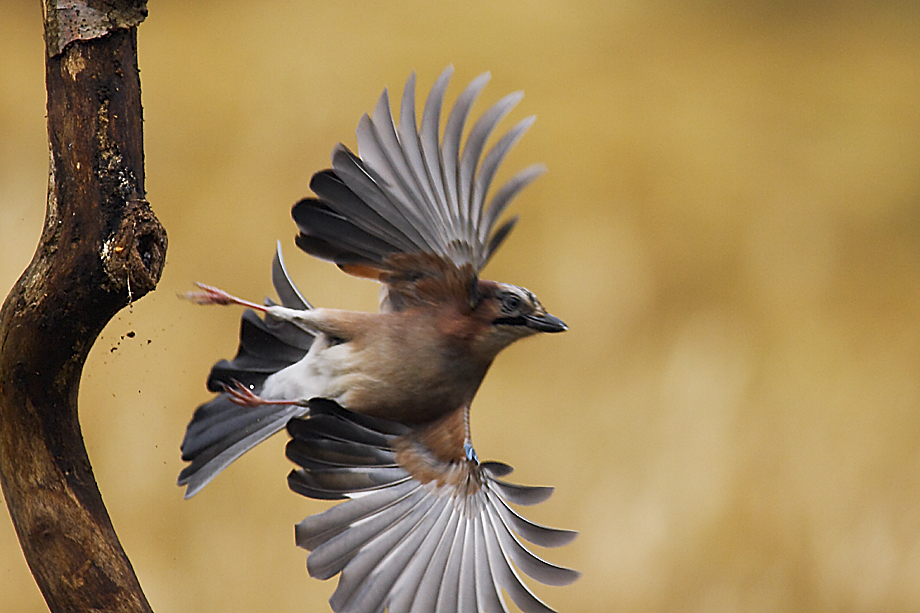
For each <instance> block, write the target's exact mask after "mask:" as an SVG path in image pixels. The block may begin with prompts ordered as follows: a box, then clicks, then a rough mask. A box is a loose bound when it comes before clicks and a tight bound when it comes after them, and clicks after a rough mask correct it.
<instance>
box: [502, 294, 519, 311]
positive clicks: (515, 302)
mask: <svg viewBox="0 0 920 613" xmlns="http://www.w3.org/2000/svg"><path fill="white" fill-rule="evenodd" d="M520 306H521V299H520V298H519V297H518V296H515V295H514V294H508V295H507V296H505V297H504V298H503V299H502V311H504V312H506V313H512V312H514V311H517V310H518V308H519V307H520Z"/></svg>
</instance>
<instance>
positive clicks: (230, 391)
mask: <svg viewBox="0 0 920 613" xmlns="http://www.w3.org/2000/svg"><path fill="white" fill-rule="evenodd" d="M224 393H226V394H227V396H229V397H230V400H232V401H233V402H234V403H235V404H238V405H240V406H242V407H248V408H250V409H254V408H256V407H260V406H264V405H279V404H303V401H302V400H295V401H293V402H291V401H290V400H266V399H265V398H262V397H261V396H258V395H257V394H254V393H253V391H252V390H251V389H249V388H248V387H246V386H245V385H243V384H242V383H240V382H239V381H234V382H233V385H227V384H224Z"/></svg>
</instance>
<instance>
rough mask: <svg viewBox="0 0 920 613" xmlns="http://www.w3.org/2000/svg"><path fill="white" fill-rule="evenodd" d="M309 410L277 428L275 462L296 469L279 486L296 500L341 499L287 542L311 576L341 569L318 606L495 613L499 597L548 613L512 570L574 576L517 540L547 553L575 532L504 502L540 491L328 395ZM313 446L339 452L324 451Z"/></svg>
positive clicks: (353, 611)
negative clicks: (282, 451)
mask: <svg viewBox="0 0 920 613" xmlns="http://www.w3.org/2000/svg"><path fill="white" fill-rule="evenodd" d="M309 405H310V412H309V414H308V415H307V416H306V417H304V418H301V419H293V420H291V422H290V424H289V425H288V431H289V433H290V434H291V437H292V440H291V441H290V442H289V443H288V447H287V455H288V458H290V459H291V460H292V461H294V462H295V463H296V464H297V465H298V466H299V468H298V469H295V470H294V471H292V472H291V474H290V476H289V477H288V481H289V483H290V485H291V488H292V489H293V490H294V491H296V492H298V493H301V494H304V495H306V496H311V497H316V498H322V499H328V498H333V497H337V498H340V499H345V500H344V502H341V503H339V504H338V505H336V506H334V507H332V508H330V509H328V510H326V511H324V512H323V513H320V514H318V515H314V516H312V517H308V518H306V519H304V520H303V521H302V522H301V523H299V524H298V525H297V529H296V540H297V544H298V546H300V547H303V548H305V549H308V550H310V551H311V552H312V553H311V554H310V555H309V556H308V558H307V568H308V570H309V572H310V574H311V575H312V576H314V577H319V578H323V579H327V578H331V577H333V576H335V575H336V574H339V573H341V575H340V579H339V585H338V587H337V589H336V591H335V593H334V594H333V596H332V598H331V599H330V604H331V605H332V609H333V611H336V613H345V612H348V613H358V612H372V611H382V610H383V609H384V607H386V608H387V610H388V611H390V612H391V613H408V612H410V611H445V612H450V613H458V612H460V613H466V612H475V611H479V610H489V611H492V610H496V611H506V610H507V608H506V606H505V603H504V602H503V600H502V598H503V597H502V590H505V591H506V592H507V593H508V594H509V595H511V597H512V599H513V600H514V601H515V603H517V605H518V606H519V607H520V608H521V610H522V611H525V613H530V612H532V611H542V612H551V611H552V609H550V608H549V607H548V606H547V605H545V604H544V603H543V602H542V601H540V600H539V599H538V598H537V597H536V596H534V594H533V593H532V592H531V591H530V590H529V588H527V586H526V585H525V584H524V583H523V581H522V580H521V578H520V575H519V574H518V569H519V570H520V571H521V572H523V573H524V574H526V575H528V576H529V577H531V578H533V579H535V580H537V581H540V582H541V583H546V584H550V585H564V584H567V583H570V582H571V581H574V580H575V578H577V576H578V573H577V572H575V571H573V570H570V569H567V568H563V567H560V566H556V565H553V564H550V563H548V562H546V561H544V560H542V559H541V558H539V557H537V556H536V555H534V554H533V553H531V552H530V551H529V550H527V549H526V548H525V547H524V545H523V544H522V543H521V541H520V540H519V538H518V536H520V537H522V538H524V539H526V540H528V541H530V542H533V543H537V544H540V545H544V546H556V545H562V544H565V543H567V542H569V541H571V540H572V538H573V537H574V535H575V533H574V532H571V531H568V530H558V529H555V528H548V527H546V526H541V525H539V524H535V523H533V522H530V521H528V520H526V519H524V518H522V517H521V516H520V515H518V514H517V513H516V512H514V511H512V510H511V509H510V507H509V506H508V503H509V502H513V503H520V502H523V503H524V504H533V503H535V502H537V501H539V500H541V499H545V498H546V497H547V496H548V495H549V493H550V492H551V491H552V490H551V488H528V487H525V486H516V485H512V484H510V483H507V482H505V481H500V480H499V479H498V476H503V475H506V474H507V473H508V472H510V467H508V466H507V465H505V464H499V463H492V462H484V463H480V462H479V461H478V460H477V459H476V457H475V454H474V453H472V450H471V448H469V449H467V448H465V447H462V446H461V448H460V449H456V450H453V451H451V452H450V453H446V451H445V450H443V449H442V450H435V449H431V448H428V447H427V446H426V445H427V439H426V438H425V437H424V436H416V433H417V430H411V429H409V428H408V427H406V426H403V425H401V424H397V423H394V422H389V421H385V420H380V419H376V418H371V417H368V416H365V415H359V414H356V413H352V412H350V411H347V410H346V409H343V408H342V407H340V406H339V405H337V404H335V403H334V402H331V401H329V400H324V399H314V400H312V401H310V403H309ZM461 421H462V420H461ZM458 423H460V422H459V421H458ZM449 438H450V437H448V439H449ZM461 440H462V439H461ZM317 441H329V442H334V443H337V444H340V445H341V447H340V448H336V447H333V448H332V449H333V450H334V451H335V453H334V454H332V455H330V453H329V452H330V448H329V447H323V446H317ZM349 447H350V449H351V450H350V451H349V450H348V449H349ZM448 457H450V458H452V459H449V460H448V459H445V458H448ZM318 483H320V484H322V487H321V488H317V484H318ZM334 494H335V495H336V496H334Z"/></svg>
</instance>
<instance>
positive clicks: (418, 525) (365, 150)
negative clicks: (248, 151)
mask: <svg viewBox="0 0 920 613" xmlns="http://www.w3.org/2000/svg"><path fill="white" fill-rule="evenodd" d="M452 70H453V69H452V68H450V67H449V68H448V69H447V70H445V71H444V72H443V73H442V74H441V76H440V77H439V78H438V79H437V81H436V82H435V84H434V85H433V87H432V89H431V92H430V94H429V95H428V98H427V101H426V103H425V107H424V112H423V114H422V119H421V124H420V125H419V124H417V122H416V115H415V75H414V74H413V75H411V76H410V77H409V79H408V81H407V83H406V86H405V89H404V92H403V96H402V103H401V108H400V114H399V121H398V123H397V122H396V121H395V120H394V118H393V115H392V112H391V110H390V102H389V96H388V94H387V92H386V90H384V92H383V95H382V96H381V97H380V100H379V102H378V103H377V106H376V108H375V110H374V112H373V114H372V115H371V116H368V115H364V117H362V118H361V121H360V122H359V124H358V129H357V142H358V153H357V155H356V154H354V153H352V151H350V150H349V149H348V148H347V147H345V146H344V145H341V144H340V145H338V146H337V147H336V148H335V149H334V151H333V153H332V168H331V169H328V170H323V171H321V172H318V173H316V174H315V175H314V176H313V178H312V180H311V182H310V188H311V189H312V191H313V192H314V194H315V197H310V198H305V199H303V200H301V201H300V202H298V203H297V204H295V205H294V207H293V211H292V215H293V218H294V221H295V222H296V224H297V228H298V230H299V235H298V236H297V238H296V244H297V246H298V247H300V248H301V249H302V250H303V251H306V252H307V253H309V254H311V255H313V256H316V257H319V258H322V259H324V260H328V261H331V262H334V263H335V264H337V265H338V266H339V267H340V268H341V269H342V270H343V271H345V272H347V273H350V274H352V275H356V276H358V277H364V278H369V279H373V280H376V281H378V282H380V283H381V284H382V290H381V300H380V312H379V313H359V312H351V311H343V310H337V309H328V308H314V307H312V306H311V305H310V304H309V303H308V302H307V301H306V300H305V299H304V297H303V296H302V294H301V293H300V291H299V290H298V289H297V288H296V287H295V286H294V284H293V283H292V281H291V280H290V277H289V276H288V273H287V271H286V269H285V266H284V261H283V259H282V256H281V249H280V245H279V247H278V250H277V252H276V256H275V259H274V262H273V265H272V280H273V284H274V287H275V291H276V292H277V294H278V298H279V300H280V302H279V303H275V302H273V301H271V300H266V301H265V304H264V305H261V304H255V303H252V302H248V301H245V300H242V299H240V298H237V297H235V296H232V295H230V294H228V293H227V292H224V291H222V290H219V289H216V288H213V287H209V286H206V285H199V290H198V291H196V292H192V293H190V294H189V295H188V297H189V298H190V299H192V300H194V301H196V302H198V303H201V304H238V305H243V306H246V307H248V309H247V310H246V311H245V312H244V313H243V317H242V323H241V329H240V344H239V350H238V352H237V355H236V357H235V358H234V359H233V360H232V361H227V360H222V361H220V362H218V363H217V364H215V365H214V367H213V369H212V370H211V374H210V377H209V379H208V388H209V389H210V390H211V391H213V392H217V393H218V394H219V395H218V396H216V397H215V398H214V399H213V400H211V401H210V402H208V403H206V404H203V405H201V406H200V407H198V409H197V410H196V411H195V413H194V415H193V417H192V420H191V422H190V423H189V425H188V428H187V430H186V433H185V438H184V440H183V442H182V448H181V449H182V458H183V459H184V460H186V461H187V462H189V464H188V466H186V467H185V469H184V470H182V472H181V474H180V475H179V485H184V486H186V488H187V489H186V492H185V496H186V498H188V497H191V496H193V495H194V494H195V493H197V492H198V491H200V490H201V488H203V487H204V486H205V485H206V484H207V483H208V482H210V481H211V479H213V478H214V477H215V476H216V475H217V474H218V473H219V472H220V471H222V470H223V469H224V468H226V467H227V466H228V465H229V464H230V463H231V462H233V461H234V460H236V459H237V458H238V457H240V456H241V455H242V454H244V453H245V452H246V451H248V450H249V449H251V448H252V447H254V446H255V445H257V444H258V443H260V442H261V441H263V440H265V439H266V438H268V437H269V436H271V435H272V434H275V433H276V432H278V431H279V430H282V429H285V428H286V429H287V431H288V433H289V434H290V436H291V441H290V442H289V443H288V445H287V448H286V454H287V456H288V458H289V459H290V460H291V461H293V462H294V463H295V464H296V465H297V466H298V467H299V468H297V469H295V470H293V471H292V472H291V473H290V475H289V476H288V483H289V485H290V487H291V489H292V490H293V491H295V492H297V493H299V494H302V495H304V496H308V497H310V498H318V499H325V500H344V502H341V503H339V504H337V505H336V506H333V507H331V508H329V509H327V510H326V511H324V512H322V513H319V514H318V515H314V516H311V517H307V518H306V519H304V520H303V521H302V522H301V523H299V524H298V525H297V526H296V530H295V540H296V543H297V545H298V546H300V547H302V548H304V549H307V550H310V551H311V553H310V554H309V556H308V558H307V569H308V571H309V573H310V575H311V576H313V577H317V578H321V579H328V578H332V577H334V576H335V575H340V577H339V583H338V586H337V588H336V590H335V593H334V594H333V595H332V597H331V599H330V604H331V606H332V609H333V610H334V611H336V612H337V613H346V612H348V613H351V612H361V611H368V612H374V611H379V612H382V611H384V610H388V611H390V612H391V613H403V612H410V611H420V612H423V613H428V612H432V611H439V612H442V611H443V612H462V613H466V612H476V611H489V612H492V611H506V610H507V608H506V605H505V602H504V596H503V590H504V591H505V592H507V594H508V595H510V597H511V598H512V600H513V601H514V602H515V603H516V604H517V606H518V607H519V608H520V609H521V610H522V611H525V612H526V613H530V612H539V611H544V612H552V611H553V610H552V609H551V608H550V607H549V606H547V605H546V604H544V603H543V602H542V601H541V600H540V599H538V598H537V597H536V596H535V595H534V594H533V593H532V592H531V590H530V589H529V588H528V587H527V586H526V585H525V584H524V582H523V581H522V579H521V577H520V575H519V573H518V571H521V572H523V573H524V574H526V575H528V576H530V577H531V578H533V579H535V580H537V581H540V582H542V583H545V584H550V585H565V584H568V583H571V582H572V581H574V580H575V579H576V578H577V577H578V573H577V572H576V571H574V570H571V569H567V568H563V567H560V566H556V565H553V564H550V563H549V562H546V561H544V560H542V559H541V558H539V557H537V556H536V555H534V554H533V553H531V552H530V551H529V550H528V549H527V548H526V547H525V546H524V545H523V544H522V543H521V540H520V539H521V538H523V539H524V540H526V541H529V542H530V543H533V544H536V545H540V546H544V547H555V546H559V545H564V544H566V543H568V542H570V541H571V540H572V539H573V538H574V537H575V534H576V533H575V532H572V531H569V530H561V529H556V528H549V527H546V526H542V525H539V524H535V523H533V522H531V521H529V520H527V519H525V518H524V517H522V516H521V515H519V514H518V512H517V511H515V510H514V509H512V507H511V506H510V505H509V503H513V504H516V505H529V504H535V503H538V502H541V501H543V500H545V499H546V498H547V497H548V496H549V495H550V493H551V492H552V488H548V487H532V486H522V485H516V484H513V483H510V482H507V481H505V480H503V479H502V478H503V477H505V476H506V475H507V474H508V473H510V472H511V467H510V466H508V465H507V464H503V463H500V462H485V461H480V460H479V458H478V457H477V455H476V452H475V451H474V449H473V445H472V442H471V437H470V425H469V413H470V405H471V403H472V401H473V397H474V396H475V394H476V391H477V389H478V388H479V385H480V383H481V382H482V379H483V377H484V376H485V374H486V371H487V370H488V369H489V366H490V365H491V364H492V361H493V360H494V359H495V357H496V356H497V355H498V354H499V352H500V351H501V350H502V349H504V348H505V347H507V346H508V345H510V344H511V343H513V342H514V341H516V340H518V339H522V338H525V337H528V336H532V335H535V334H538V333H541V332H561V331H563V330H565V329H566V326H565V324H564V323H563V322H562V321H561V320H560V319H558V318H557V317H554V316H553V315H551V314H549V313H548V312H547V311H546V309H544V308H543V306H542V305H541V304H540V302H539V301H538V300H537V298H536V296H535V295H534V294H533V293H532V292H530V291H529V290H527V289H524V288H522V287H518V286H515V285H510V284H507V283H499V282H495V281H488V280H485V279H481V278H480V277H479V275H480V272H481V271H482V269H483V267H484V266H485V265H486V263H487V262H488V261H489V259H490V258H491V257H492V255H493V254H494V253H495V251H496V249H497V248H498V247H499V245H500V244H501V243H502V241H504V239H505V238H506V237H507V236H508V233H509V232H510V231H511V229H512V227H513V226H514V224H515V222H516V220H517V218H511V219H510V220H508V221H503V222H500V218H501V217H502V215H503V213H504V212H505V210H506V208H507V206H508V204H509V203H510V202H511V200H512V199H513V198H514V197H515V196H516V195H517V194H518V192H519V191H520V190H521V189H523V188H524V187H525V186H527V185H528V184H529V183H530V182H532V181H533V180H534V179H536V178H537V177H538V176H539V175H540V174H542V173H543V171H544V169H543V167H542V166H540V165H534V166H530V167H528V168H525V169H524V170H522V171H520V172H519V173H517V174H516V175H514V176H513V177H512V178H511V179H510V180H509V181H508V182H507V183H505V184H504V185H503V186H502V187H500V188H499V189H497V190H495V191H494V193H493V194H492V196H491V199H490V200H489V202H488V205H486V199H487V194H488V192H489V190H490V186H491V183H492V180H493V178H494V176H495V173H496V170H497V169H498V167H499V165H500V163H501V161H502V159H503V158H504V157H505V155H506V154H507V153H508V151H509V150H510V149H511V147H512V146H513V145H514V143H515V142H517V140H518V139H519V138H520V137H521V136H522V135H523V134H524V132H525V131H526V130H527V129H528V128H529V127H530V125H531V124H532V123H533V119H534V118H533V117H528V118H526V119H524V120H523V121H521V122H519V123H518V124H517V125H515V126H514V127H512V128H511V129H510V130H509V131H508V132H507V133H506V134H504V135H503V136H502V137H501V138H498V139H497V140H496V141H495V143H494V145H492V146H491V148H490V149H489V150H488V152H485V155H484V156H483V153H484V151H485V145H486V142H487V140H488V139H489V136H490V134H491V133H492V132H493V130H494V129H495V127H496V125H497V124H498V122H499V121H500V120H501V119H502V118H503V117H504V116H505V115H506V114H507V113H508V112H509V111H510V110H511V109H512V107H514V105H515V104H516V103H517V102H518V101H519V100H520V99H521V97H522V94H521V93H520V92H516V93H512V94H510V95H508V96H505V97H504V98H502V99H501V100H499V101H498V102H497V103H496V104H495V105H494V106H492V107H491V108H489V109H488V110H487V111H486V112H485V113H484V114H483V115H482V116H481V117H480V118H479V119H478V120H477V121H476V122H475V124H473V126H472V127H471V128H470V130H469V132H468V135H467V137H466V140H465V142H463V138H462V135H463V132H464V126H465V124H466V121H467V118H468V116H469V113H470V108H471V106H472V104H473V102H474V101H475V99H476V98H477V96H478V95H479V93H480V92H481V90H482V89H483V88H484V86H485V85H486V83H487V81H488V80H489V75H488V74H483V75H481V76H479V77H477V78H476V79H474V80H473V81H472V82H471V83H470V85H469V86H468V87H467V88H466V89H465V90H464V91H463V92H462V93H461V94H460V96H459V97H458V99H457V101H456V103H455V104H454V106H453V108H452V109H451V111H450V113H449V116H448V117H447V120H446V123H445V126H444V130H443V136H440V137H439V131H440V124H441V109H442V105H443V100H444V95H445V91H446V89H447V85H448V81H449V79H450V76H451V74H452ZM461 145H462V150H461ZM257 313H262V314H263V317H259V315H258V314H257Z"/></svg>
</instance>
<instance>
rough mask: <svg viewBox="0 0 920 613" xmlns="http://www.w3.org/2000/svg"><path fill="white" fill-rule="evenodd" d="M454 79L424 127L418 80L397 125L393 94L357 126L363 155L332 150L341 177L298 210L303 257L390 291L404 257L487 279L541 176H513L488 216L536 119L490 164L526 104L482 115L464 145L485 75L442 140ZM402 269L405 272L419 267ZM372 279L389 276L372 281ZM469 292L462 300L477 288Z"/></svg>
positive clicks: (510, 102) (329, 173)
mask: <svg viewBox="0 0 920 613" xmlns="http://www.w3.org/2000/svg"><path fill="white" fill-rule="evenodd" d="M452 71H453V69H452V68H450V67H449V68H448V69H447V70H445V71H444V73H442V74H441V76H440V77H439V78H438V80H437V81H436V82H435V84H434V86H433V87H432V89H431V92H430V94H429V95H428V99H427V102H426V104H425V109H424V112H423V115H422V121H421V126H418V125H417V124H416V115H415V75H414V74H413V75H411V76H410V77H409V79H408V81H407V82H406V86H405V89H404V91H403V95H402V99H401V110H400V118H399V122H398V123H397V122H396V121H395V120H394V119H393V113H392V110H391V107H390V98H389V94H388V92H387V91H384V92H383V94H382V95H381V97H380V99H379V101H378V103H377V106H376V107H375V109H374V112H373V113H372V115H370V116H368V115H364V116H363V117H362V118H361V121H360V122H359V124H358V129H357V141H358V154H357V155H356V154H354V153H352V152H351V151H349V150H348V148H347V147H345V146H344V145H341V144H340V145H338V146H337V147H336V148H335V149H334V150H333V154H332V168H331V169H329V170H324V171H322V172H319V173H317V174H316V175H314V177H313V180H312V181H311V184H310V186H311V188H312V189H313V191H314V193H315V194H316V196H317V197H316V198H306V199H304V200H301V201H300V202H298V203H297V204H296V205H294V209H293V212H292V214H293V217H294V220H295V222H297V226H298V228H299V230H300V236H299V237H298V240H297V244H298V246H299V247H300V248H301V249H303V250H304V251H306V252H308V253H310V254H312V255H315V256H317V257H320V258H323V259H328V260H331V261H333V262H335V263H337V264H339V265H340V266H342V267H343V269H345V270H346V271H347V272H352V273H355V274H360V275H362V276H370V277H372V278H375V279H379V280H382V281H384V282H387V279H386V274H385V273H387V272H390V271H391V270H392V269H393V268H394V258H395V256H400V255H403V256H407V255H408V256H411V255H420V256H421V255H425V256H429V257H430V256H435V257H438V258H440V259H442V260H443V261H444V262H445V263H447V264H449V265H451V266H453V267H455V268H457V269H460V270H463V271H464V274H466V275H468V276H472V277H475V276H476V275H478V274H479V272H480V271H481V270H482V268H483V267H484V266H485V264H486V263H487V262H488V260H489V258H490V257H491V256H492V254H493V253H494V251H495V249H496V248H497V247H498V246H499V244H500V243H501V242H502V240H503V239H504V238H505V236H506V235H507V234H508V232H509V231H510V230H511V228H512V226H513V223H511V224H508V223H506V224H499V218H500V217H501V214H502V213H503V212H504V211H505V208H506V207H507V205H508V203H509V202H510V201H511V199H512V198H513V197H514V196H515V195H516V194H517V193H518V192H519V191H520V190H521V189H523V187H524V186H526V185H527V184H529V183H530V182H531V181H532V180H533V179H535V178H536V177H537V176H539V174H541V173H542V166H533V167H530V168H527V169H525V170H524V171H522V172H521V173H518V174H517V175H515V176H514V177H512V179H511V180H510V181H509V182H508V183H507V184H506V185H505V186H503V187H501V188H499V189H498V190H496V192H495V196H494V197H493V199H492V201H491V203H490V205H489V207H488V208H486V207H485V200H486V195H487V192H488V191H489V188H490V186H491V184H492V180H493V178H494V177H495V174H496V171H497V169H498V167H499V165H500V164H501V162H502V160H503V159H504V158H505V156H506V154H507V153H508V151H509V150H510V149H511V147H512V146H513V145H514V143H516V142H517V141H518V140H519V139H520V137H521V136H522V135H523V134H524V132H526V131H527V129H528V128H529V127H530V125H531V124H532V123H533V117H528V118H526V119H524V120H523V121H521V122H519V123H518V124H517V125H515V126H514V127H512V128H511V130H510V131H509V132H508V133H507V134H505V135H504V136H502V137H501V138H499V139H498V141H497V142H496V143H495V145H494V146H492V148H491V149H489V150H488V152H487V153H485V156H484V157H483V153H484V151H485V148H486V143H487V141H488V140H489V137H490V136H491V134H492V133H493V131H494V130H495V128H496V126H497V124H498V123H499V121H501V119H502V118H503V117H505V115H507V114H508V112H509V111H510V110H511V109H512V108H513V107H514V106H515V104H517V102H518V101H520V99H521V97H522V95H523V94H521V93H520V92H515V93H512V94H509V95H507V96H505V97H504V98H502V99H501V100H499V101H498V102H497V103H496V104H495V105H493V106H492V107H491V108H489V109H488V110H487V111H486V112H485V113H483V115H482V117H480V118H479V119H478V120H477V121H476V123H475V124H474V125H473V127H472V128H471V129H470V131H469V134H468V135H467V136H466V141H465V143H464V141H463V136H464V128H465V125H466V121H467V119H468V117H469V114H470V110H471V108H472V105H473V103H474V102H475V100H476V98H477V97H478V95H479V93H480V92H481V91H482V89H483V88H484V87H485V85H486V83H487V82H488V80H489V75H488V73H486V74H483V75H480V76H479V77H477V78H476V79H474V80H473V82H472V83H470V85H469V86H467V88H466V89H465V90H464V91H463V92H462V93H461V94H460V95H459V96H458V98H457V101H456V103H455V104H454V106H453V108H452V109H451V111H450V113H449V116H448V118H447V121H446V124H445V127H444V132H443V136H439V134H438V131H439V124H440V119H441V110H442V108H441V107H442V104H443V101H444V93H445V91H446V88H447V83H448V81H449V79H450V75H451V73H452ZM419 261H420V262H421V261H422V260H419ZM400 262H401V264H402V265H403V266H405V265H407V264H411V263H412V262H413V261H412V260H411V258H410V259H406V258H402V259H401V260H400ZM373 270H378V271H382V272H380V273H373V272H369V271H373ZM461 285H462V287H461V288H458V291H459V290H460V289H462V290H464V291H465V290H466V289H467V287H468V284H467V283H465V282H463V283H461ZM393 291H397V290H391V294H392V292H393ZM391 297H392V296H391ZM410 302H411V296H410V297H409V298H408V299H405V300H400V299H396V300H393V303H394V304H396V305H400V304H408V303H410Z"/></svg>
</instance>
